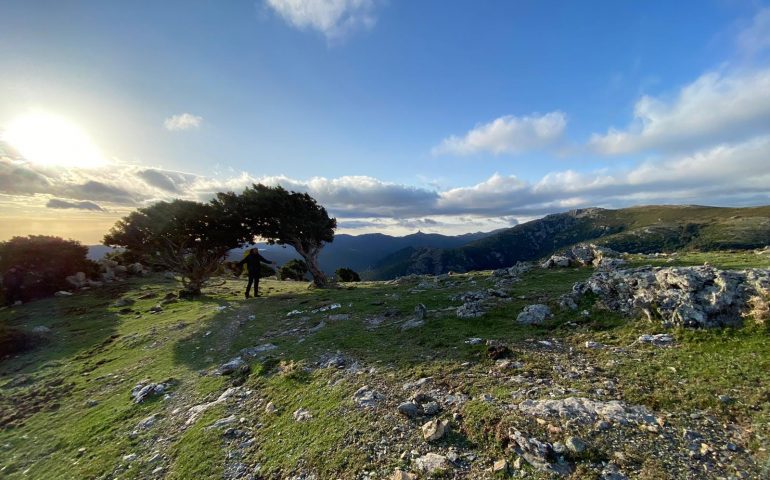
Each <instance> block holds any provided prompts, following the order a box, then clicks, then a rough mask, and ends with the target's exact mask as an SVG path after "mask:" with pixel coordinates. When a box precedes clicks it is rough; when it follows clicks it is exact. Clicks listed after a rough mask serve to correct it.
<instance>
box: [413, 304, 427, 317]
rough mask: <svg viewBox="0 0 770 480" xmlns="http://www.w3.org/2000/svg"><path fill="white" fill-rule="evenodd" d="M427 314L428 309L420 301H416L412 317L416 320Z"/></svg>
mask: <svg viewBox="0 0 770 480" xmlns="http://www.w3.org/2000/svg"><path fill="white" fill-rule="evenodd" d="M427 316H428V309H427V308H426V307H425V305H423V304H422V303H418V304H417V306H416V307H414V318H416V319H417V320H425V318H426V317H427Z"/></svg>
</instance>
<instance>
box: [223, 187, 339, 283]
mask: <svg viewBox="0 0 770 480" xmlns="http://www.w3.org/2000/svg"><path fill="white" fill-rule="evenodd" d="M212 204H213V205H215V206H216V207H217V208H220V209H222V210H223V211H224V212H225V214H226V215H227V223H228V224H231V225H236V224H240V226H241V227H242V228H244V230H245V233H246V235H245V236H244V237H242V238H241V240H242V241H243V242H244V243H253V242H254V240H255V238H257V237H260V238H262V239H264V240H265V241H267V243H269V244H271V245H272V244H276V243H277V244H279V245H291V246H292V247H294V249H295V250H296V251H297V253H299V254H300V255H301V256H302V258H303V259H304V260H305V263H306V264H307V267H308V270H309V271H310V274H311V275H312V276H313V283H314V284H315V285H316V286H318V287H324V286H326V284H327V280H326V275H324V273H323V271H321V268H320V267H319V266H318V254H319V253H321V249H322V248H323V246H324V244H325V243H331V242H332V241H333V240H334V229H335V228H337V219H335V218H329V214H328V213H327V212H326V209H325V208H324V207H322V206H321V205H318V202H316V200H315V199H314V198H313V197H311V196H310V195H308V194H307V193H299V192H290V191H287V190H286V189H284V188H283V187H280V186H278V187H268V186H266V185H262V184H257V185H252V186H251V187H249V188H247V189H246V190H244V191H243V193H241V194H240V195H238V194H235V193H232V192H228V193H219V194H217V198H216V199H215V200H214V201H213V202H212Z"/></svg>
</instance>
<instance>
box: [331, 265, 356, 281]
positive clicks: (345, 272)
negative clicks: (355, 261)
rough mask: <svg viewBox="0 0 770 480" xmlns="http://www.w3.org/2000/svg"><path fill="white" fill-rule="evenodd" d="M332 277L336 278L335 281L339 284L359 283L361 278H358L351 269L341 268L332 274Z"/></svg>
mask: <svg viewBox="0 0 770 480" xmlns="http://www.w3.org/2000/svg"><path fill="white" fill-rule="evenodd" d="M334 275H336V277H337V281H340V282H360V281H361V277H360V276H358V274H357V273H356V272H354V271H353V270H352V269H350V268H347V267H343V268H338V269H337V271H336V272H334Z"/></svg>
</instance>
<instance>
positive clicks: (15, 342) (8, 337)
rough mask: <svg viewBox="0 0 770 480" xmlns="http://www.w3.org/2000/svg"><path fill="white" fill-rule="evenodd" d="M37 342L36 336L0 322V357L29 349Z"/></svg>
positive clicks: (38, 340)
mask: <svg viewBox="0 0 770 480" xmlns="http://www.w3.org/2000/svg"><path fill="white" fill-rule="evenodd" d="M39 343H41V339H40V338H38V336H36V335H34V334H31V333H29V332H24V331H22V330H19V329H17V328H11V327H9V326H8V325H6V324H5V323H3V322H0V358H4V357H7V356H9V355H15V354H17V353H21V352H24V351H26V350H31V349H32V348H34V347H35V346H37V345H38V344H39Z"/></svg>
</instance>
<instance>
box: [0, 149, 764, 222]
mask: <svg viewBox="0 0 770 480" xmlns="http://www.w3.org/2000/svg"><path fill="white" fill-rule="evenodd" d="M768 159H770V134H768V135H764V136H758V137H755V138H752V139H749V140H747V141H743V142H738V143H722V144H719V145H716V146H712V147H708V148H704V149H700V150H697V151H695V152H693V153H688V154H672V155H668V156H664V157H661V158H657V159H651V160H648V161H644V162H641V163H639V164H637V165H635V166H633V167H631V168H625V169H623V168H616V169H609V170H607V169H605V170H601V171H596V172H577V171H574V170H570V169H565V170H558V171H553V172H550V173H548V174H546V175H544V176H543V177H541V178H540V179H538V180H537V181H526V180H523V179H521V178H518V177H516V176H515V175H502V174H499V173H495V174H493V175H491V176H490V177H488V178H487V179H485V180H483V181H480V182H478V183H475V184H472V185H466V186H458V187H455V188H449V189H443V190H436V189H430V188H424V187H416V186H411V185H404V184H398V183H391V182H386V181H382V180H380V179H377V178H373V177H368V176H343V177H338V178H325V177H313V178H310V179H296V178H290V177H286V176H261V177H260V176H252V175H249V174H246V173H242V174H240V175H236V176H233V177H229V178H212V177H205V176H200V175H194V174H190V173H184V172H175V171H169V170H162V169H148V168H146V167H139V166H130V165H123V166H119V167H118V168H116V167H115V166H111V167H110V168H104V169H101V170H99V169H97V170H95V169H83V170H78V169H54V168H42V167H39V166H35V165H32V164H29V163H26V162H23V161H18V160H11V159H8V158H2V159H0V196H3V195H4V196H7V197H13V198H16V199H19V201H21V202H23V201H24V198H30V197H39V196H48V197H50V199H51V200H50V201H49V203H48V206H49V207H50V208H78V209H82V210H92V211H94V212H98V211H99V210H98V209H101V208H102V207H107V208H110V210H113V209H117V210H122V211H125V210H126V209H128V208H137V207H141V206H145V205H149V204H151V203H153V202H155V201H158V200H168V199H172V198H187V199H194V200H208V199H210V198H212V197H213V195H214V194H215V193H216V192H218V191H241V190H242V189H243V188H245V187H247V186H249V185H251V184H252V183H264V184H267V185H281V186H283V187H284V188H287V189H289V190H294V191H300V192H307V193H309V194H310V195H312V196H313V197H314V198H316V199H317V200H318V201H319V203H321V204H322V205H324V206H325V207H326V208H327V209H328V210H329V212H330V213H331V214H332V215H335V216H337V217H339V218H340V220H341V223H340V224H341V225H348V227H347V228H350V229H355V228H365V227H367V226H369V227H374V226H376V225H387V226H389V227H393V228H395V227H399V228H402V229H407V228H412V229H414V228H422V229H425V230H429V231H430V230H433V231H442V228H444V227H445V226H446V225H447V224H449V223H452V222H454V223H455V224H456V225H462V223H463V222H466V223H467V225H466V226H465V229H464V231H468V229H470V228H471V227H472V226H473V225H474V222H475V224H482V225H486V226H488V227H489V226H494V225H498V227H497V228H502V227H503V226H505V225H510V224H515V222H517V221H523V220H526V219H530V218H534V217H538V216H542V215H545V214H548V213H553V212H556V211H563V210H568V209H572V208H581V207H588V206H602V207H609V208H612V207H624V206H629V205H637V204H659V203H692V204H697V203H700V204H709V205H751V204H761V203H770V189H769V188H768V187H767V186H768V185H770V162H769V161H768ZM463 219H464V220H463ZM346 222H347V223H346ZM356 222H357V223H356ZM372 222H375V223H372ZM376 222H379V223H376ZM458 229H459V227H458Z"/></svg>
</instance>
